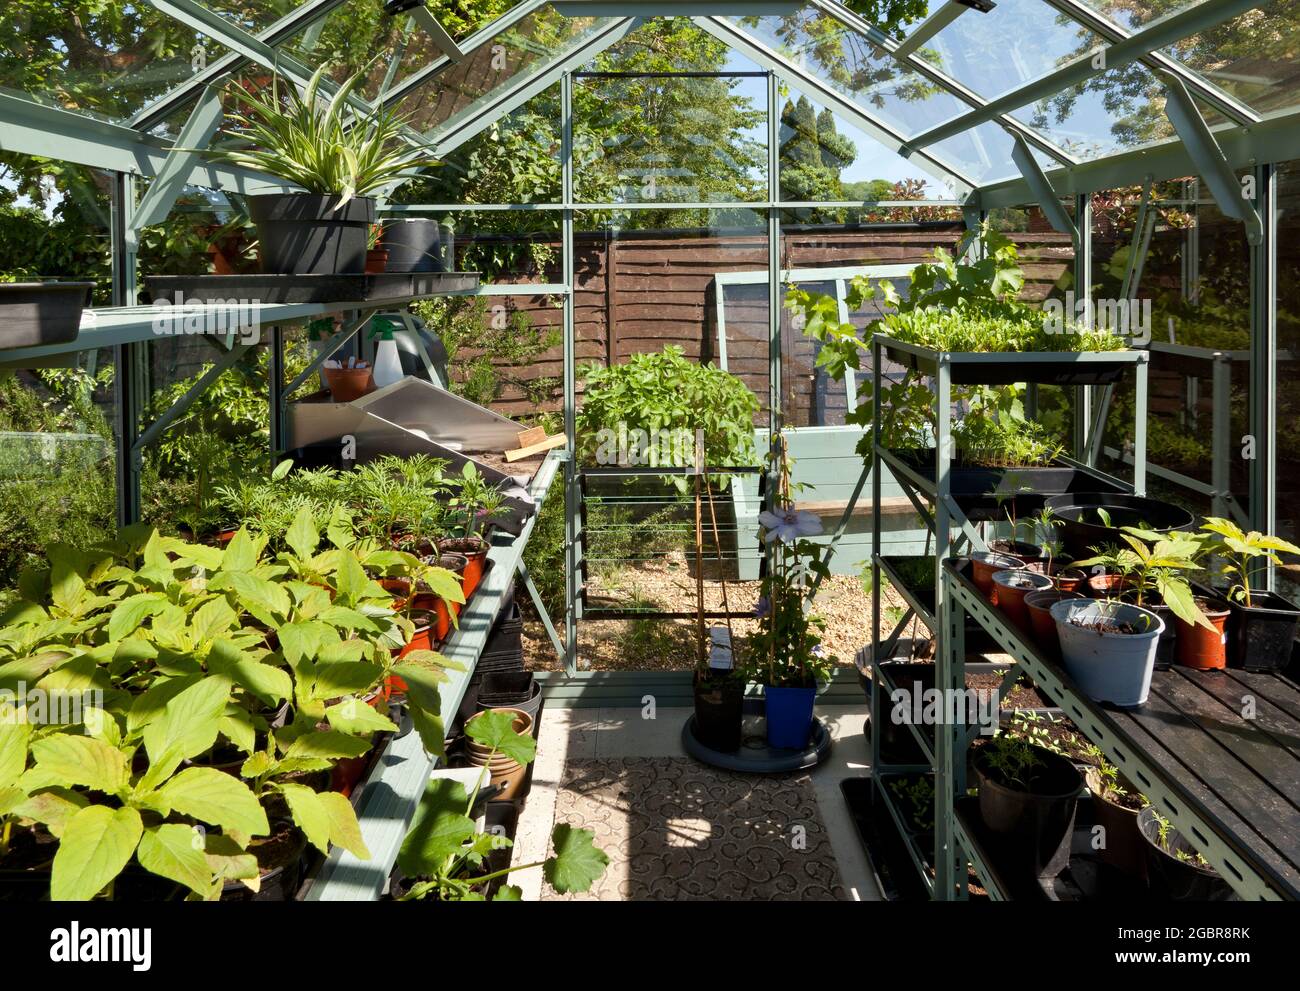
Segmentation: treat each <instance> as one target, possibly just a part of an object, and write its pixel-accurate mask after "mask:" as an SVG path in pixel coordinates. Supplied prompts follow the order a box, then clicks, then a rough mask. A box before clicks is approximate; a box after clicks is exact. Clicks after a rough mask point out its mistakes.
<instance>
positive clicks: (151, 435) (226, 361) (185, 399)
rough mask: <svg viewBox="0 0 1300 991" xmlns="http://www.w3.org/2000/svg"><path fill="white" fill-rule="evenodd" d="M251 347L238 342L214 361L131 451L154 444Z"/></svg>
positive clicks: (134, 451)
mask: <svg viewBox="0 0 1300 991" xmlns="http://www.w3.org/2000/svg"><path fill="white" fill-rule="evenodd" d="M251 347H252V345H251V344H237V345H235V346H234V347H232V348H231V349H230V350H229V351H227V352H226V353H225V354H223V355H222V356H221V357H220V358H218V359H217V360H216V361H215V362H214V363H213V365H212V367H211V368H209V369H208V370H207V371H206V372H204V373H203V375H202V376H201V377H200V378H199V380H198V381H197V382H195V383H194V384H193V385H192V386H190V388H189V391H188V392H186V393H185V395H183V396H181V398H180V399H179V400H178V401H177V402H175V403H174V404H173V405H172V406H171V407H169V408H168V409H167V411H166V412H164V413H163V414H162V416H160V417H158V419H156V420H155V421H154V422H153V423H151V424H150V425H149V429H148V430H146V431H145V432H144V433H142V434H141V435H140V436H139V438H138V439H137V440H136V442H135V443H134V444H132V445H131V453H132V454H133V455H135V454H139V453H140V452H141V451H143V450H144V449H145V448H146V447H148V446H149V445H150V444H152V443H153V442H154V441H155V440H156V439H157V438H158V437H159V436H160V435H161V434H162V432H163V431H164V430H166V429H167V428H168V427H170V426H171V425H172V424H173V423H175V422H176V421H177V420H178V419H180V418H181V416H183V415H184V413H185V411H186V410H188V409H189V408H190V406H192V405H193V404H194V400H196V399H198V398H199V396H201V395H202V394H203V393H204V392H205V391H206V390H207V388H208V386H210V385H211V384H212V383H213V382H214V381H216V379H217V377H218V376H219V375H221V373H222V372H224V371H226V369H228V368H230V366H231V365H233V364H234V363H235V362H237V361H238V360H239V359H240V358H242V357H243V356H244V354H245V353H247V351H248V350H249V348H251Z"/></svg>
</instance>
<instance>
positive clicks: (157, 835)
mask: <svg viewBox="0 0 1300 991" xmlns="http://www.w3.org/2000/svg"><path fill="white" fill-rule="evenodd" d="M136 856H137V857H138V858H139V861H140V866H141V867H143V868H144V869H145V870H147V871H149V872H151V873H153V874H157V875H159V876H160V877H165V878H168V879H170V880H172V881H175V882H176V883H177V884H183V885H185V887H187V888H189V889H190V890H191V891H194V892H196V893H198V894H200V895H202V896H204V897H205V898H207V897H211V896H212V894H213V886H214V880H215V879H214V878H213V871H212V868H211V865H209V863H208V859H207V857H206V856H205V855H204V832H203V830H201V829H196V828H195V827H193V826H185V825H182V824H180V823H174V822H173V823H164V824H163V825H161V826H150V827H149V828H148V829H146V830H145V831H144V835H143V836H141V837H140V849H139V850H138V851H137V853H136Z"/></svg>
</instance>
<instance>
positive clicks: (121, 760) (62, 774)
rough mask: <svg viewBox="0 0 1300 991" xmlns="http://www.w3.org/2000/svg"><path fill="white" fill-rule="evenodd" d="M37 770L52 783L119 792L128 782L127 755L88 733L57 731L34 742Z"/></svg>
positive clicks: (112, 792)
mask: <svg viewBox="0 0 1300 991" xmlns="http://www.w3.org/2000/svg"><path fill="white" fill-rule="evenodd" d="M32 756H33V757H34V758H35V759H36V770H37V772H38V773H39V774H40V775H41V776H43V777H44V778H46V779H47V780H49V783H50V784H55V785H65V786H69V787H73V786H77V785H80V786H82V787H85V788H93V789H94V790H96V791H102V792H104V793H105V794H109V795H115V794H117V793H118V792H120V791H121V790H122V789H124V788H125V787H126V786H127V781H128V778H129V769H128V767H127V763H126V755H125V754H123V753H122V751H120V750H117V749H116V748H114V747H110V746H109V745H108V744H107V743H104V742H102V741H100V740H95V739H92V738H90V737H88V736H70V735H68V734H66V733H56V734H55V735H53V736H47V737H45V738H44V739H41V740H35V741H33V742H32Z"/></svg>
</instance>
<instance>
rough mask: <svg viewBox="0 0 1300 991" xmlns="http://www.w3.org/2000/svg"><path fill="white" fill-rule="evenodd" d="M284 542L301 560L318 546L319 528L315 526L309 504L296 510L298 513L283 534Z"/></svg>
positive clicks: (310, 554)
mask: <svg viewBox="0 0 1300 991" xmlns="http://www.w3.org/2000/svg"><path fill="white" fill-rule="evenodd" d="M284 542H285V543H286V544H288V545H289V547H290V548H291V549H292V550H293V552H294V553H295V554H296V555H298V557H299V558H301V559H302V560H306V559H307V558H309V557H311V556H312V555H313V554H315V553H316V548H317V547H319V546H320V530H318V529H317V527H316V519H315V517H314V516H313V515H312V511H311V507H310V506H303V507H302V509H300V510H298V515H297V516H295V517H294V518H293V523H292V525H291V526H290V527H289V531H288V532H287V533H286V534H285V535H284Z"/></svg>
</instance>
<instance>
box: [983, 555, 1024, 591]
mask: <svg viewBox="0 0 1300 991" xmlns="http://www.w3.org/2000/svg"><path fill="white" fill-rule="evenodd" d="M970 563H971V580H972V581H973V582H974V583H975V587H976V588H978V589H979V590H980V592H982V593H983V595H984V597H985V598H986V599H990V600H991V599H992V597H993V588H994V585H993V574H994V572H997V571H1007V570H1010V569H1016V568H1023V567H1024V566H1025V562H1024V561H1022V560H1020V558H1018V557H1012V556H1011V555H1010V554H997V553H994V552H993V551H976V552H975V553H974V554H972V555H971V556H970Z"/></svg>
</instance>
